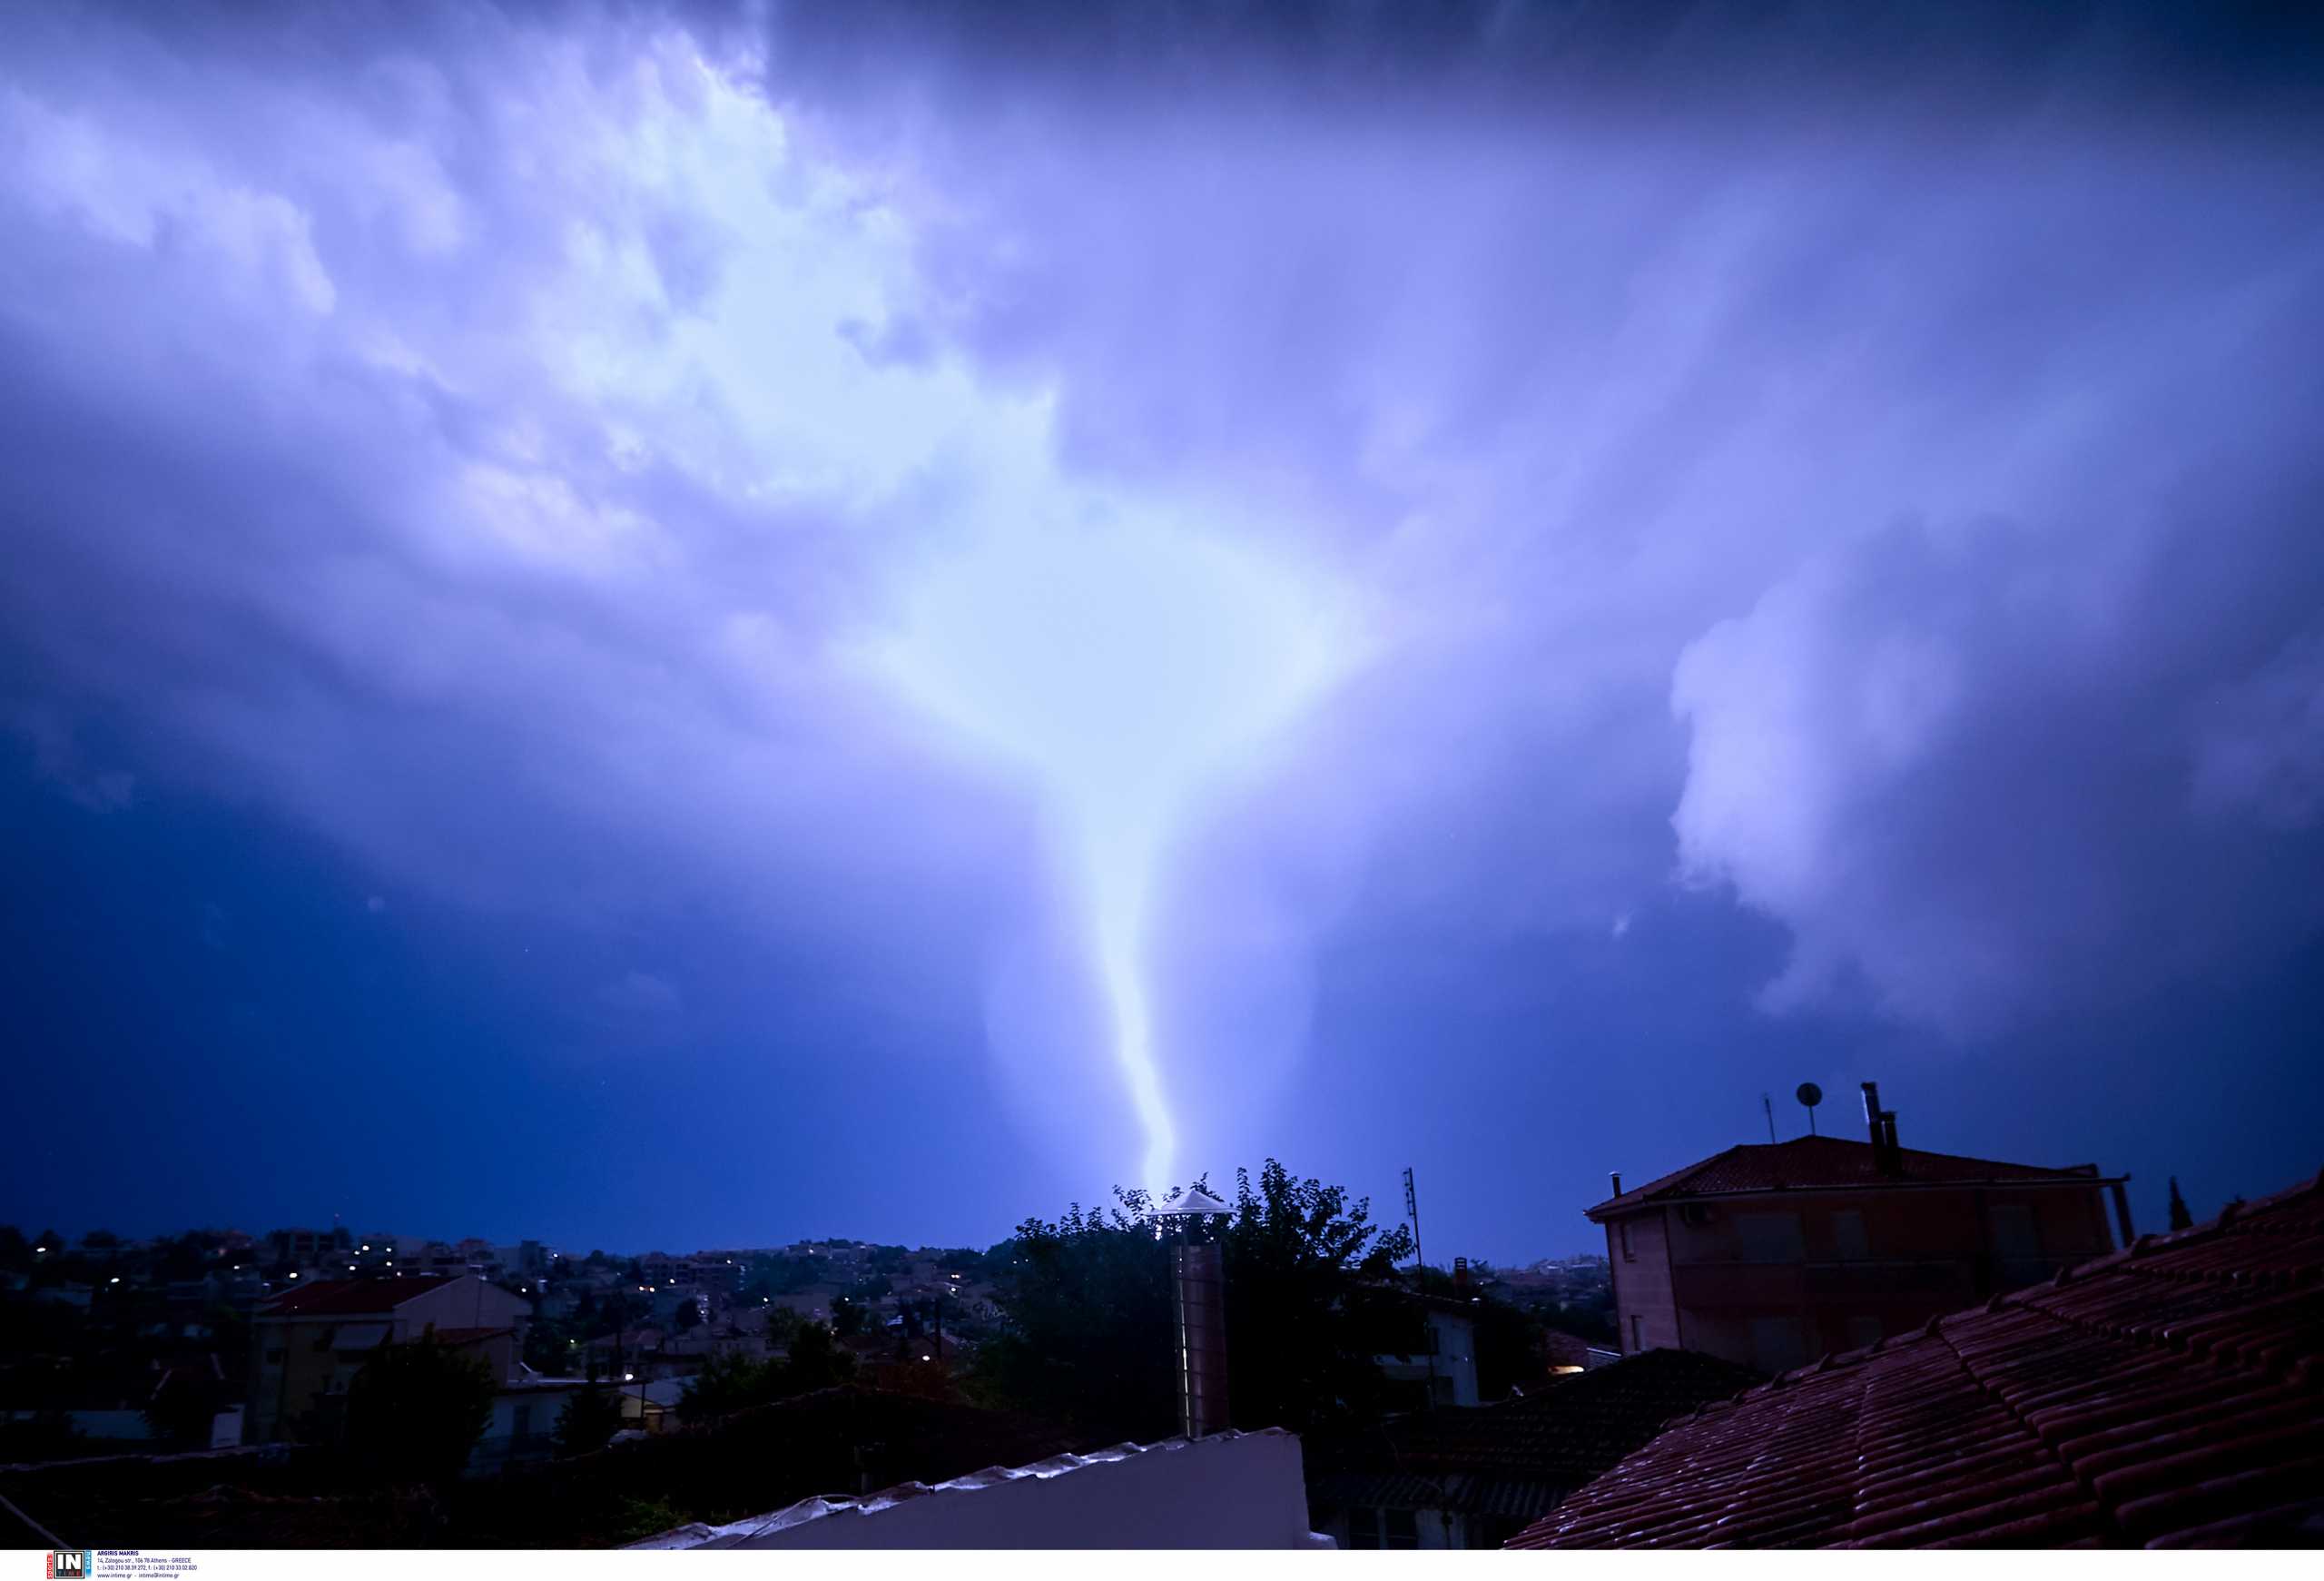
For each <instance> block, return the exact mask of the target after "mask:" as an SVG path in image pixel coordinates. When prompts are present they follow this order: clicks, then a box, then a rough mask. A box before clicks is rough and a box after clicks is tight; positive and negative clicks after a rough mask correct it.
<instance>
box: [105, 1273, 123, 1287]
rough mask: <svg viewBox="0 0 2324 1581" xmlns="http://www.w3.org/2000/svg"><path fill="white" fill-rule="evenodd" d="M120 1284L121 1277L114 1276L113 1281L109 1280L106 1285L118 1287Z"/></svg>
mask: <svg viewBox="0 0 2324 1581" xmlns="http://www.w3.org/2000/svg"><path fill="white" fill-rule="evenodd" d="M120 1282H121V1276H120V1275H119V1274H115V1275H113V1278H111V1279H109V1280H105V1283H107V1284H109V1285H117V1284H119V1283H120Z"/></svg>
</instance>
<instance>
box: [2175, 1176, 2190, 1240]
mask: <svg viewBox="0 0 2324 1581" xmlns="http://www.w3.org/2000/svg"><path fill="white" fill-rule="evenodd" d="M2194 1227H2195V1216H2194V1215H2193V1214H2192V1213H2190V1212H2189V1211H2187V1199H2186V1198H2184V1197H2182V1196H2181V1195H2180V1194H2179V1177H2178V1176H2176V1175H2173V1176H2171V1229H2173V1230H2192V1229H2193V1228H2194Z"/></svg>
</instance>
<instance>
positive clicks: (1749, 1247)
mask: <svg viewBox="0 0 2324 1581" xmlns="http://www.w3.org/2000/svg"><path fill="white" fill-rule="evenodd" d="M1735 1246H1736V1255H1737V1256H1738V1257H1740V1258H1741V1259H1742V1260H1744V1261H1745V1262H1806V1261H1807V1238H1806V1237H1805V1236H1803V1235H1802V1234H1801V1233H1800V1230H1799V1215H1798V1214H1797V1213H1738V1214H1737V1215H1736V1216H1735Z"/></svg>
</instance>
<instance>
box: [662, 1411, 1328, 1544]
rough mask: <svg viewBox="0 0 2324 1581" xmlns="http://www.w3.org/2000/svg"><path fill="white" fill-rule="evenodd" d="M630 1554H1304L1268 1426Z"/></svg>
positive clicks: (919, 1487) (1302, 1517) (790, 1513)
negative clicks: (994, 1550) (851, 1551)
mask: <svg viewBox="0 0 2324 1581" xmlns="http://www.w3.org/2000/svg"><path fill="white" fill-rule="evenodd" d="M631 1546H633V1547H639V1548H1305V1547H1315V1546H1324V1547H1329V1546H1332V1542H1331V1539H1330V1538H1328V1537H1317V1536H1316V1535H1315V1534H1314V1533H1312V1532H1310V1531H1309V1530H1308V1529H1307V1488H1306V1483H1305V1478H1304V1477H1303V1476H1302V1475H1301V1466H1300V1456H1299V1439H1298V1438H1297V1437H1296V1436H1295V1435H1293V1434H1290V1433H1286V1432H1285V1431H1284V1430H1283V1429H1281V1428H1266V1429H1265V1430H1264V1431H1262V1432H1256V1433H1218V1434H1215V1435H1213V1436H1212V1437H1210V1438H1200V1439H1196V1440H1195V1441H1194V1442H1191V1443H1189V1442H1187V1440H1186V1439H1183V1438H1173V1439H1167V1440H1165V1441H1164V1442H1161V1443H1157V1444H1147V1445H1138V1444H1120V1445H1117V1446H1116V1447H1114V1448H1110V1449H1099V1450H1097V1451H1096V1452H1094V1453H1092V1454H1088V1455H1060V1456H1058V1457H1056V1458H1055V1459H1053V1460H1043V1461H1040V1462H1039V1463H1037V1464H1035V1465H1031V1466H1019V1467H998V1466H996V1467H991V1468H990V1469H989V1470H984V1471H978V1472H973V1473H971V1474H970V1475H969V1476H967V1477H955V1478H953V1479H952V1480H951V1481H950V1482H940V1483H936V1484H934V1485H932V1486H931V1485H929V1484H926V1483H919V1482H907V1483H903V1484H901V1485H900V1486H898V1487H891V1488H888V1489H886V1490H884V1491H882V1492H880V1493H874V1494H869V1495H867V1496H865V1497H862V1498H847V1497H829V1498H810V1499H803V1500H802V1501H800V1502H799V1503H797V1504H794V1505H793V1506H791V1507H789V1508H788V1509H780V1510H775V1511H773V1512H772V1513H771V1514H767V1515H763V1516H757V1517H753V1518H752V1519H749V1520H742V1521H735V1522H734V1523H732V1524H731V1525H728V1526H722V1527H706V1526H699V1525H696V1526H686V1527H678V1528H677V1529H676V1530H675V1531H670V1532H665V1533H663V1534H662V1535H661V1536H660V1537H649V1538H647V1539H646V1540H645V1542H642V1543H635V1544H633V1545H631Z"/></svg>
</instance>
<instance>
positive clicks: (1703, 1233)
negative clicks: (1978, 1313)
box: [1588, 1082, 2130, 1372]
mask: <svg viewBox="0 0 2324 1581" xmlns="http://www.w3.org/2000/svg"><path fill="white" fill-rule="evenodd" d="M1865 1102H1866V1113H1867V1116H1868V1117H1869V1129H1870V1132H1871V1140H1869V1141H1846V1140H1844V1139H1842V1138H1839V1137H1828V1136H1804V1137H1800V1138H1797V1139H1796V1140H1794V1141H1787V1142H1780V1143H1772V1144H1769V1145H1766V1146H1758V1145H1747V1146H1742V1147H1734V1148H1729V1149H1728V1151H1725V1152H1722V1153H1719V1154H1718V1155H1716V1156H1715V1157H1712V1158H1709V1159H1705V1160H1703V1161H1701V1162H1699V1163H1696V1164H1692V1165H1689V1167H1688V1168H1686V1169H1683V1170H1679V1171H1676V1172H1674V1173H1671V1174H1668V1175H1664V1176H1663V1177H1661V1178H1660V1179H1659V1180H1656V1181H1649V1182H1648V1183H1647V1184H1645V1185H1643V1186H1640V1187H1638V1188H1636V1189H1635V1190H1631V1191H1622V1190H1621V1189H1620V1180H1619V1177H1618V1178H1617V1180H1616V1194H1615V1195H1614V1196H1612V1197H1610V1198H1609V1199H1608V1200H1607V1201H1603V1202H1600V1203H1599V1204H1598V1205H1597V1206H1596V1207H1594V1208H1591V1209H1590V1210H1588V1211H1589V1215H1590V1219H1591V1220H1593V1221H1595V1222H1597V1223H1599V1224H1600V1225H1603V1226H1604V1227H1605V1230H1606V1253H1607V1256H1608V1258H1609V1259H1610V1260H1611V1261H1612V1264H1613V1270H1614V1296H1615V1306H1616V1309H1617V1312H1618V1314H1619V1320H1620V1325H1621V1342H1622V1348H1623V1349H1624V1350H1626V1351H1630V1352H1637V1351H1640V1350H1649V1349H1655V1348H1657V1347H1660V1346H1668V1347H1672V1348H1675V1349H1685V1350H1698V1351H1702V1352H1704V1353H1706V1354H1708V1355H1712V1356H1718V1357H1724V1358H1726V1359H1728V1360H1730V1361H1738V1362H1741V1363H1743V1364H1745V1365H1746V1366H1750V1367H1756V1368H1758V1369H1760V1370H1761V1371H1764V1372H1781V1371H1785V1370H1787V1369H1790V1368H1793V1367H1797V1366H1798V1365H1800V1364H1801V1363H1803V1362H1807V1361H1813V1360H1815V1359H1817V1357H1819V1356H1826V1355H1832V1354H1837V1353H1839V1352H1842V1351H1847V1350H1854V1349H1861V1348H1862V1347H1865V1346H1867V1345H1870V1344H1872V1343H1874V1342H1875V1341H1876V1340H1879V1339H1884V1338H1886V1337H1888V1336H1890V1335H1896V1334H1902V1333H1905V1332H1907V1331H1909V1330H1911V1329H1916V1328H1918V1327H1920V1326H1921V1325H1922V1324H1924V1323H1925V1322H1926V1321H1927V1320H1928V1319H1931V1318H1933V1317H1935V1316H1937V1315H1938V1314H1940V1313H1944V1312H1952V1311H1957V1310H1959V1309H1962V1308H1964V1307H1969V1306H1974V1305H1975V1304H1976V1303H1977V1302H1979V1301H1982V1300H1984V1299H1987V1298H1988V1297H1991V1296H1994V1295H1996V1294H1998V1293H2001V1292H2003V1291H2006V1290H2017V1289H2020V1288H2022V1287H2024V1286H2026V1285H2030V1284H2035V1283H2038V1282H2040V1281H2041V1280H2046V1279H2048V1278H2050V1277H2051V1276H2053V1274H2055V1273H2056V1272H2057V1271H2058V1270H2059V1269H2061V1268H2063V1267H2065V1266H2068V1265H2070V1264H2073V1263H2077V1262H2081V1261H2083V1260H2086V1259H2089V1258H2093V1257H2097V1256H2102V1255H2103V1254H2104V1253H2106V1252H2108V1251H2111V1250H2114V1245H2115V1241H2114V1236H2113V1232H2112V1229H2111V1228H2110V1226H2109V1224H2108V1220H2107V1207H2108V1193H2109V1191H2111V1192H2112V1205H2113V1208H2114V1210H2115V1213H2116V1216H2117V1217H2118V1219H2119V1220H2121V1230H2122V1241H2123V1244H2126V1245H2127V1244H2128V1243H2129V1240H2130V1224H2129V1208H2128V1205H2127V1199H2126V1198H2125V1197H2124V1195H2123V1193H2122V1181H2124V1180H2126V1179H2127V1178H2128V1177H2126V1176H2118V1177H2109V1176H2102V1175H2101V1174H2100V1173H2099V1171H2098V1166H2097V1165H2095V1164H2080V1165H2076V1166H2073V1167H2072V1168H2067V1169H2045V1168H2041V1167H2038V1166H2035V1165H2031V1164H2009V1163H1997V1162H1994V1161H1991V1160H1986V1159H1972V1158H1962V1157H1958V1156H1956V1155H1955V1154H1951V1153H1935V1152H1922V1151H1917V1150H1915V1149H1911V1148H1904V1147H1899V1146H1898V1145H1897V1144H1896V1116H1895V1115H1893V1114H1890V1113H1887V1112H1884V1111H1882V1110H1881V1109H1880V1107H1879V1093H1878V1090H1877V1089H1876V1087H1874V1086H1873V1085H1872V1084H1871V1083H1869V1082H1867V1083H1866V1101H1865Z"/></svg>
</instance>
